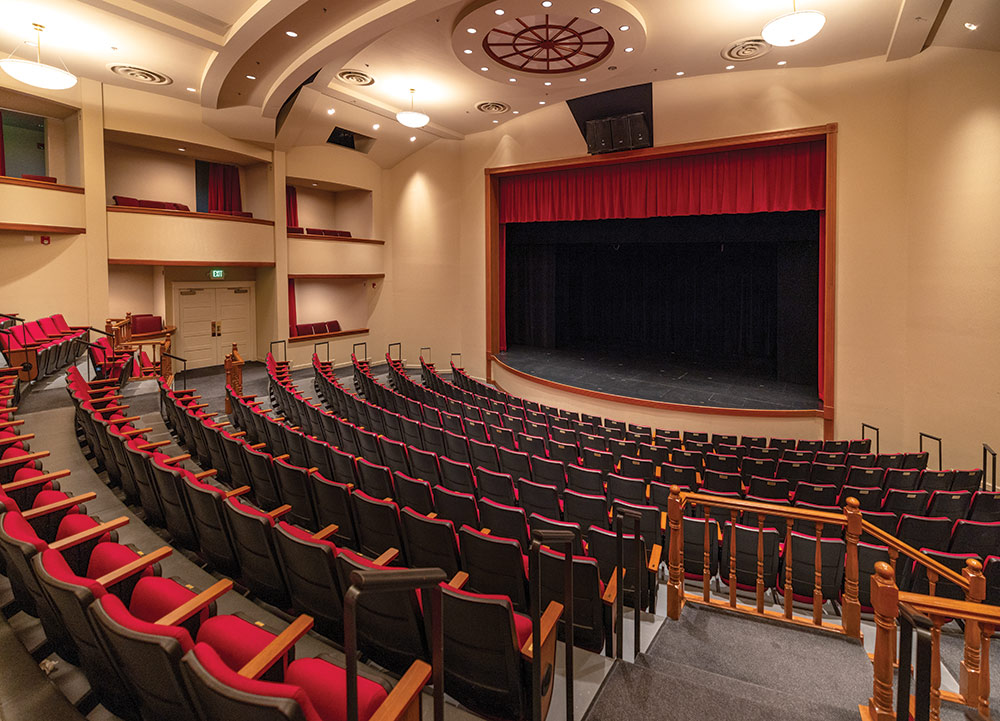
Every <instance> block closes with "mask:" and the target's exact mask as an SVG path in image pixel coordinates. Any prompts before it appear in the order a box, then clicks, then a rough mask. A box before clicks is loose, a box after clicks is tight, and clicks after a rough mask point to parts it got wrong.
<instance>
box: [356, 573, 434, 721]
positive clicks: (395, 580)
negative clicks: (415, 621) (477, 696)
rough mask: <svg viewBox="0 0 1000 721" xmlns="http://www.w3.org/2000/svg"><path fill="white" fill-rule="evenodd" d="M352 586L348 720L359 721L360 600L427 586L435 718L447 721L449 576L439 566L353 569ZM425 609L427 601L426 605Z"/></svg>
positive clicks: (425, 588)
mask: <svg viewBox="0 0 1000 721" xmlns="http://www.w3.org/2000/svg"><path fill="white" fill-rule="evenodd" d="M350 578H351V587H350V588H349V589H347V593H345V594H344V656H345V657H346V659H347V721H358V620H357V605H358V599H359V598H360V597H361V594H363V593H388V592H390V591H408V590H413V591H415V590H418V589H424V590H425V591H426V592H428V593H429V594H430V597H431V674H432V675H431V679H432V682H433V684H434V721H444V626H443V624H442V622H441V584H442V583H444V582H445V581H447V580H448V576H447V575H446V574H445V572H444V571H443V570H442V569H440V568H400V569H385V570H381V569H379V570H371V571H361V570H354V571H351V577H350ZM424 608H425V609H426V608H427V606H426V604H425V605H424Z"/></svg>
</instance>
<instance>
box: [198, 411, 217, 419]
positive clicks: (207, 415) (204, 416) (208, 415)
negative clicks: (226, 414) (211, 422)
mask: <svg viewBox="0 0 1000 721" xmlns="http://www.w3.org/2000/svg"><path fill="white" fill-rule="evenodd" d="M217 415H219V413H218V411H216V412H215V413H199V414H198V419H199V420H200V419H202V418H215V417H216V416H217Z"/></svg>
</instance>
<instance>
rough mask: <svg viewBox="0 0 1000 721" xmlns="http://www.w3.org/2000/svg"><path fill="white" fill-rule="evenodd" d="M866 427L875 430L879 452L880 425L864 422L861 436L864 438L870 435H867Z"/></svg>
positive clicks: (877, 450)
mask: <svg viewBox="0 0 1000 721" xmlns="http://www.w3.org/2000/svg"><path fill="white" fill-rule="evenodd" d="M866 428H867V429H868V430H872V431H875V453H876V454H878V452H879V442H878V440H879V435H880V433H879V428H878V426H873V425H872V424H871V423H862V424H861V437H862V438H867V437H868V436H866V435H865V429H866Z"/></svg>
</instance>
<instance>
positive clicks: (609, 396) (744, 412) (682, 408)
mask: <svg viewBox="0 0 1000 721" xmlns="http://www.w3.org/2000/svg"><path fill="white" fill-rule="evenodd" d="M493 363H496V364H497V365H499V366H500V367H501V368H503V369H504V370H505V371H507V372H509V373H512V374H514V375H516V376H517V377H518V378H523V379H525V380H528V381H531V382H532V383H538V384H539V385H543V386H546V387H548V388H555V389H556V390H560V391H565V392H566V393H573V394H575V395H579V396H586V397H587V398H597V399H598V400H602V401H610V402H612V403H622V404H625V405H631V406H641V407H643V408H655V409H657V410H661V411H678V412H680V413H702V414H704V415H711V416H745V417H748V418H821V417H823V411H822V410H820V409H816V410H808V409H805V410H797V411H782V410H767V409H764V408H719V407H716V406H691V405H686V404H683V403H666V402H664V401H653V400H649V399H648V398H631V397H629V396H619V395H615V394H614V393H603V392H602V391H592V390H590V389H589V388H577V387H576V386H568V385H565V384H563V383H558V382H556V381H550V380H548V379H546V378H539V377H538V376H533V375H530V374H528V373H525V372H524V371H519V370H518V369H517V368H511V367H510V366H509V365H507V364H506V363H504V362H503V361H502V360H500V359H499V358H497V357H496V355H494V354H493V353H490V354H489V355H488V356H487V367H486V373H487V377H488V378H492V376H493V371H492V368H491V367H490V366H491V365H492V364H493ZM492 382H493V384H494V385H497V384H496V382H495V381H492ZM497 387H498V388H500V386H498V385H497ZM500 390H504V389H503V388H500ZM504 392H505V393H506V392H509V391H506V390H504Z"/></svg>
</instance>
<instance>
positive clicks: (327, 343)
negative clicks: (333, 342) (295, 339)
mask: <svg viewBox="0 0 1000 721" xmlns="http://www.w3.org/2000/svg"><path fill="white" fill-rule="evenodd" d="M321 345H325V346H326V362H327V363H329V362H330V341H328V340H321V341H317V342H316V343H313V353H314V354H315V355H316V357H317V358H319V347H320V346H321Z"/></svg>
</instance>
